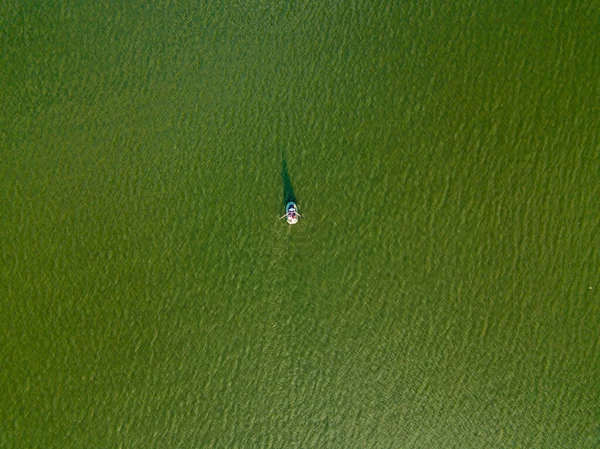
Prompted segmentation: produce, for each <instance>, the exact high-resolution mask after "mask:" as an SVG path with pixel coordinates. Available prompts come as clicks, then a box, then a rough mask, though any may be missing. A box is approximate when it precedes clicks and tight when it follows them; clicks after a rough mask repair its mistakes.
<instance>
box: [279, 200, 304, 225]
mask: <svg viewBox="0 0 600 449" xmlns="http://www.w3.org/2000/svg"><path fill="white" fill-rule="evenodd" d="M283 217H285V219H286V221H287V222H288V223H289V224H291V225H292V224H296V223H298V219H299V218H300V217H301V215H300V214H299V213H298V206H297V205H296V203H295V202H293V201H290V202H289V203H287V205H286V206H285V215H284V216H283ZM283 217H281V218H283Z"/></svg>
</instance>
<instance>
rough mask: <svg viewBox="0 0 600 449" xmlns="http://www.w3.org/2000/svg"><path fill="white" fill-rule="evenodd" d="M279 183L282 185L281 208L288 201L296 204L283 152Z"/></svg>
mask: <svg viewBox="0 0 600 449" xmlns="http://www.w3.org/2000/svg"><path fill="white" fill-rule="evenodd" d="M281 164H282V168H281V182H282V183H283V208H284V210H285V206H286V205H287V203H289V202H290V201H293V202H294V203H295V202H296V194H295V193H294V187H293V186H292V180H291V179H290V172H289V171H288V167H287V161H286V160H285V155H284V154H283V150H282V151H281Z"/></svg>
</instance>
